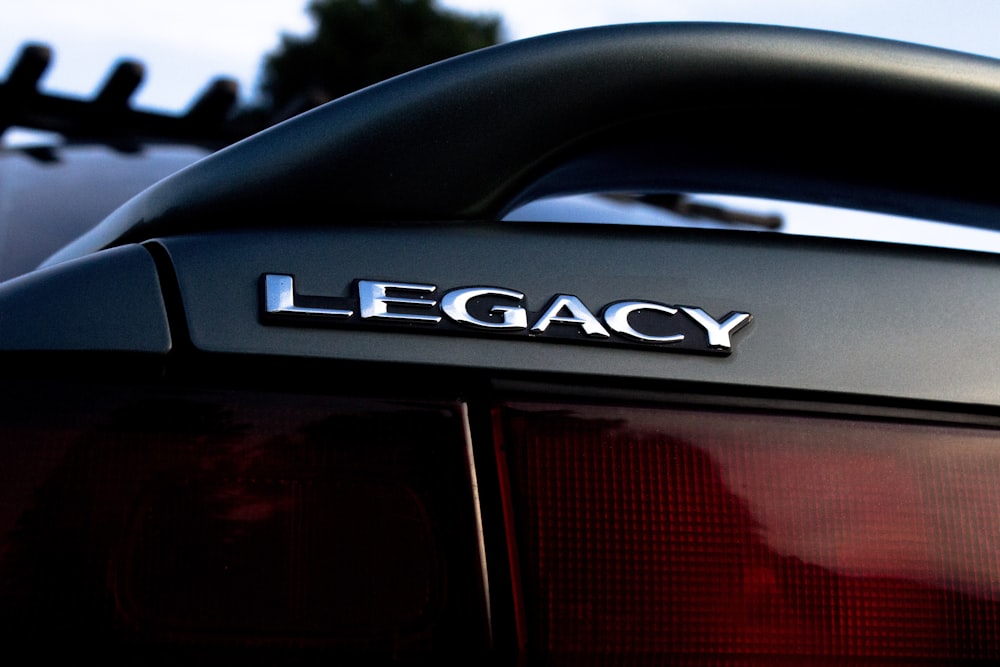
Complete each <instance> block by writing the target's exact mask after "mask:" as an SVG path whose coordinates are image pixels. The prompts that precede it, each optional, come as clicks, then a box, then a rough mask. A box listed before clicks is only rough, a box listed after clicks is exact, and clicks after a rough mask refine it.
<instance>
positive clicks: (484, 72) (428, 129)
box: [0, 24, 1000, 665]
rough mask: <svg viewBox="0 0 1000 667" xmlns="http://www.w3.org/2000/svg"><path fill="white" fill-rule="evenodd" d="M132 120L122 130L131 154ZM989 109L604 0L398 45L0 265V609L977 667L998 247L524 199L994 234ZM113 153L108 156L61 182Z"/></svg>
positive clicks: (998, 444) (863, 42)
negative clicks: (552, 27)
mask: <svg viewBox="0 0 1000 667" xmlns="http://www.w3.org/2000/svg"><path fill="white" fill-rule="evenodd" d="M6 85H7V88H5V89H4V90H7V91H9V90H11V86H10V83H9V82H8V83H7V84H6ZM110 97H114V96H110ZM120 97H122V96H119V98H120ZM124 97H126V98H127V95H124ZM7 99H8V100H9V99H11V98H7ZM17 99H18V100H20V102H19V103H21V104H23V105H24V106H25V107H26V108H27V107H29V106H31V100H32V99H36V98H33V97H32V96H31V95H28V97H24V96H23V95H22V96H21V97H18V98H17ZM25 100H28V101H27V102H25ZM36 101H37V99H36ZM38 108H41V107H38ZM87 108H93V107H92V106H89V107H87ZM115 108H118V109H119V110H120V109H121V105H119V106H118V107H115ZM88 113H89V112H88ZM37 115H38V114H36V116H37ZM43 115H44V114H43ZM140 115H141V114H140ZM117 118H118V122H119V123H120V125H119V126H117V127H119V129H120V128H123V127H128V128H131V129H130V133H131V134H130V136H131V139H132V140H133V143H132V144H122V143H121V141H122V138H121V136H120V134H121V133H119V135H117V136H118V138H117V139H116V141H117V142H118V143H117V144H116V145H115V150H125V151H126V152H127V151H128V150H133V151H134V152H135V155H136V159H137V160H139V161H140V162H141V161H142V159H143V156H150V155H154V154H155V151H153V152H149V151H151V150H152V149H150V147H149V144H150V141H151V139H150V137H151V136H155V135H156V133H155V132H153V131H151V130H149V128H148V127H147V126H141V128H140V126H139V125H132V123H133V122H135V123H138V121H136V120H135V118H136V115H135V114H133V113H132V112H131V111H130V110H126V111H124V112H121V114H120V115H119V116H117ZM998 118H1000V64H998V63H997V62H995V61H992V60H988V59H985V58H980V57H975V56H969V55H964V54H958V53H952V52H946V51H940V50H935V49H930V48H925V47H919V46H913V45H907V44H901V43H895V42H888V41H881V40H875V39H869V38H860V37H852V36H846V35H841V34H832V33H822V32H812V31H803V30H795V29H787V28H774V27H760V26H743V25H732V24H728V25H715V24H648V25H630V26H618V27H609V28H599V29H588V30H581V31H574V32H568V33H562V34H557V35H551V36H547V37H541V38H537V39H531V40H525V41H521V42H515V43H511V44H505V45H502V46H498V47H494V48H491V49H486V50H483V51H479V52H476V53H472V54H469V55H466V56H462V57H458V58H455V59H452V60H448V61H445V62H442V63H439V64H436V65H432V66H430V67H427V68H423V69H420V70H417V71H414V72H411V73H409V74H406V75H403V76H400V77H398V78H395V79H392V80H389V81H387V82H384V83H382V84H379V85H376V86H373V87H371V88H368V89H365V90H363V91H360V92H358V93H354V94H352V95H349V96H347V97H344V98H342V99H340V100H337V101H334V102H332V103H329V104H327V105H325V106H323V107H320V108H318V109H316V110H313V111H311V112H308V113H306V114H303V115H301V116H298V117H296V118H293V119H291V120H289V121H287V122H284V123H282V124H280V125H277V126H275V127H273V128H270V129H267V130H265V131H263V132H260V133H258V134H255V135H253V136H250V137H249V138H247V139H245V140H242V141H239V142H237V143H235V144H232V145H230V146H228V147H226V148H222V149H221V150H218V151H215V152H212V153H211V154H209V155H207V157H204V158H203V159H201V160H199V161H197V162H194V163H193V164H191V165H190V166H188V167H185V168H183V169H181V170H180V171H177V172H176V173H173V174H171V175H169V176H167V177H166V178H165V179H163V180H161V181H159V182H158V183H156V184H155V185H153V186H152V187H150V188H148V189H146V190H145V191H144V192H142V193H141V194H139V195H138V196H136V197H134V198H132V199H130V200H129V201H127V202H124V203H122V204H121V206H119V207H118V208H116V209H115V210H114V212H112V213H110V214H109V215H108V216H107V217H105V218H104V219H103V221H101V222H100V223H99V224H96V226H92V225H93V223H94V222H96V221H92V220H90V219H89V218H88V219H84V218H85V217H86V216H84V215H83V214H82V213H81V218H80V221H79V231H74V233H73V234H72V235H73V236H74V238H67V239H65V241H66V245H65V246H64V247H62V248H61V249H59V250H58V251H54V254H52V255H51V256H50V257H48V258H47V259H45V260H44V261H43V262H42V264H41V266H40V267H39V268H37V269H35V270H24V271H23V272H22V271H20V270H17V271H15V270H13V269H12V270H10V271H11V273H10V274H8V277H9V279H8V280H6V281H5V282H3V283H0V314H2V315H0V349H2V350H3V382H4V392H3V401H2V403H0V405H2V418H0V622H2V625H0V627H3V628H4V634H5V636H6V637H7V640H8V644H9V645H10V646H13V647H17V648H21V649H29V650H30V651H31V654H30V655H32V657H34V658H36V659H37V658H43V659H44V658H45V657H48V655H49V654H50V653H51V654H52V655H56V654H57V653H58V654H61V652H62V651H64V650H65V648H66V647H71V649H72V650H77V651H81V650H82V651H83V652H84V653H83V654H84V655H89V656H94V657H95V658H97V659H100V660H103V661H106V662H110V663H113V664H119V663H128V664H132V663H143V664H148V663H153V664H175V663H190V662H194V663H209V662H212V663H217V662H220V661H223V662H226V663H237V662H239V663H243V664H258V663H263V664H272V663H281V664H299V663H312V662H327V661H353V662H359V663H364V664H373V663H380V662H390V663H393V662H396V663H432V662H433V663H438V662H440V661H441V660H447V659H455V660H462V661H465V662H475V663H488V664H498V665H515V664H558V665H562V664H712V665H742V664H753V665H757V664H823V665H831V664H852V665H854V664H861V665H882V664H894V665H895V664H958V663H960V664H969V663H983V664H993V663H995V662H996V660H997V659H998V658H1000V602H998V600H1000V528H998V525H997V519H998V516H1000V431H998V430H997V429H998V426H1000V410H998V408H1000V352H998V350H1000V305H997V304H996V303H994V300H993V296H994V295H995V294H997V293H1000V265H998V260H997V256H996V255H995V254H991V253H986V252H976V251H960V250H952V249H941V248H927V247H918V246H915V245H906V244H889V243H876V242H868V241H854V240H843V239H832V238H806V237H800V236H793V235H783V234H774V233H770V232H762V231H748V230H745V229H725V230H719V229H697V228H683V227H680V228H679V227H660V226H637V225H631V224H628V220H612V219H609V220H608V224H573V223H552V222H536V221H531V220H528V221H525V220H519V221H514V220H511V219H507V218H509V217H510V216H509V215H508V214H509V213H510V211H512V210H514V209H516V208H518V207H519V206H521V205H523V204H525V203H527V202H531V201H536V200H539V199H544V198H547V197H557V196H562V195H568V194H577V193H616V195H617V196H621V195H627V196H628V197H631V198H640V199H642V200H643V201H646V202H647V203H650V204H657V203H660V204H662V202H663V201H671V202H674V203H675V204H676V202H677V201H679V200H680V199H683V197H685V196H686V195H687V194H688V193H721V194H733V195H743V196H752V197H761V198H768V199H790V200H795V201H805V202H812V203H818V204H824V205H832V206H840V207H847V208H860V209H865V210H869V211H876V212H882V213H892V214H899V215H905V216H913V217H918V218H924V219H930V220H940V221H946V222H951V223H958V224H963V225H968V226H975V227H982V228H989V229H997V228H1000V188H998V187H997V186H996V184H995V180H996V179H995V176H994V171H995V170H994V168H993V166H992V159H993V156H994V155H995V154H996V153H997V151H996V150H995V149H996V148H997V147H998V146H997V144H1000V133H998V131H997V129H996V121H997V119H998ZM157 122H159V121H157ZM91 127H92V126H91ZM115 127H116V126H115V124H114V123H111V124H107V123H105V130H108V128H110V130H108V131H113V130H114V129H115ZM136 128H140V129H136ZM49 129H52V128H51V127H50V128H49ZM65 133H66V134H70V135H72V134H73V131H71V130H67V131H66V132H65ZM112 133H114V132H112ZM86 134H87V133H86V132H82V131H80V132H77V135H76V136H77V143H79V142H80V141H81V139H80V137H84V135H86ZM126 134H129V133H126ZM161 138H166V139H170V140H171V141H180V142H181V143H183V142H184V141H185V139H183V137H180V138H177V137H161ZM190 143H191V145H197V146H201V147H202V148H203V149H204V150H205V151H206V152H207V151H210V150H213V149H214V147H213V146H209V145H208V144H209V143H210V141H208V140H204V141H202V140H197V141H195V140H194V139H191V140H190ZM123 145H124V146H125V148H124V149H123ZM130 146H131V148H130ZM64 150H65V149H56V150H55V151H54V153H52V154H49V153H46V152H44V151H42V152H41V153H38V152H37V151H36V153H38V154H37V155H34V156H28V157H31V158H32V159H40V160H46V159H49V160H55V161H58V160H59V159H61V158H60V152H61V151H64ZM199 150H200V149H199ZM107 187H109V186H108V184H107V183H106V182H105V174H104V173H102V170H101V169H91V170H90V173H89V174H88V175H87V178H85V179H83V180H82V181H80V182H78V183H77V184H76V185H74V186H73V187H67V188H66V190H63V191H59V190H53V191H51V193H49V194H48V195H47V196H49V197H51V198H53V199H55V200H60V201H62V202H72V201H73V200H74V198H76V197H81V198H87V197H89V196H91V195H92V194H93V193H94V192H97V193H100V192H101V191H102V190H103V189H105V188H107ZM38 191H40V189H39V190H38ZM45 196H46V195H39V197H40V198H44V197H45ZM0 205H2V202H0ZM43 208H45V207H40V208H39V210H41V209H43ZM29 217H30V216H29ZM43 217H44V216H42V215H41V214H39V220H38V222H37V225H39V226H42V227H44V226H45V221H44V220H43V219H41V218H43ZM19 220H20V221H19V222H18V223H17V224H18V225H20V227H19V228H23V225H25V224H28V223H30V222H31V220H26V219H25V218H23V217H22V218H20V219H19ZM63 229H68V228H63ZM37 233H38V234H44V233H45V229H44V228H42V229H38V231H37ZM44 242H48V243H51V239H50V240H49V241H38V243H39V244H41V243H44ZM32 243H34V242H28V243H27V245H30V246H31V247H30V248H26V249H25V250H24V253H25V254H27V253H30V252H38V250H37V246H34V245H32ZM7 252H8V253H13V254H14V255H16V254H17V250H16V248H14V249H13V250H8V251H7ZM13 274H19V275H13Z"/></svg>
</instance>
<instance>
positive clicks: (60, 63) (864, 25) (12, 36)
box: [0, 0, 1000, 110]
mask: <svg viewBox="0 0 1000 667" xmlns="http://www.w3.org/2000/svg"><path fill="white" fill-rule="evenodd" d="M440 4H442V5H443V6H446V7H449V8H454V9H459V10H462V11H466V12H470V13H488V12H493V13H499V14H501V15H502V16H503V18H504V24H505V28H506V36H507V38H510V39H517V38H521V37H528V36H532V35H537V34H542V33H547V32H554V31H558V30H566V29H570V28H576V27H583V26H589V25H600V24H607V23H626V22H635V21H676V20H683V21H692V20H708V21H741V22H751V23H773V24H782V25H797V26H803V27H815V28H826V29H830V30H839V31H845V32H856V33H863V34H870V35H878V36H885V37H891V38H895V39H903V40H907V41H915V42H922V43H927V44H934V45H937V46H944V47H947V48H954V49H959V50H964V51H971V52H975V53H983V54H986V55H993V56H995V57H1000V40H998V39H997V35H998V33H1000V0H951V1H950V2H946V1H944V0H827V1H822V2H815V1H810V0H673V1H671V0H613V1H608V0H445V1H444V2H441V3H440ZM305 6H306V0H155V1H152V0H89V1H88V0H0V73H3V75H4V76H5V74H6V69H7V67H8V66H9V64H10V63H11V61H12V60H13V58H14V56H15V54H16V53H17V52H18V50H19V49H20V46H21V44H23V43H24V42H26V41H28V40H36V41H42V42H45V43H47V44H49V45H51V46H52V47H53V49H54V53H55V61H54V63H53V65H52V66H51V67H50V69H49V71H48V73H47V75H46V76H45V78H44V79H43V82H42V85H43V87H44V88H46V89H48V90H52V91H58V92H61V93H65V94H73V95H80V96H85V95H89V94H91V93H93V92H94V91H95V90H96V89H97V87H98V86H99V84H100V82H101V81H102V80H103V78H104V76H105V74H106V73H107V72H108V69H109V67H110V66H111V64H112V63H113V62H114V61H115V60H116V59H117V58H120V57H133V58H137V59H139V60H142V61H143V62H145V63H146V66H147V76H146V82H145V84H144V86H143V88H142V89H140V91H139V94H138V95H137V97H136V101H137V102H138V104H139V105H141V106H148V107H157V108H163V109H171V110H179V109H182V108H184V107H185V106H187V104H188V103H189V102H190V101H191V100H192V99H193V98H194V97H195V96H196V95H197V93H198V92H199V91H200V90H201V89H202V88H203V87H204V86H205V85H206V84H207V82H208V80H209V79H210V78H212V77H213V76H217V75H223V74H224V75H228V76H234V77H236V78H237V79H239V80H240V82H241V85H242V91H243V95H244V97H248V96H249V95H250V94H251V93H252V92H253V89H254V83H255V81H256V77H257V72H258V66H259V64H260V61H261V56H262V54H264V53H265V52H266V51H268V50H270V49H273V48H274V47H275V46H276V45H277V43H278V39H279V35H280V34H281V33H282V32H290V33H299V34H301V33H305V32H308V30H309V29H310V25H311V24H310V21H309V18H308V16H307V15H306V13H305Z"/></svg>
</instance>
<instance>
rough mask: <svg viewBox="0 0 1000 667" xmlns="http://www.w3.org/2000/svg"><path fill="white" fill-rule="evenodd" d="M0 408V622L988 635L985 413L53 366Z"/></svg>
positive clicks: (105, 651)
mask: <svg viewBox="0 0 1000 667" xmlns="http://www.w3.org/2000/svg"><path fill="white" fill-rule="evenodd" d="M67 406H70V407H67ZM473 409H474V411H475V410H477V409H478V406H473ZM0 412H2V415H0V419H2V421H0V424H2V426H0V540H2V541H0V623H2V627H3V628H4V630H5V633H6V634H7V636H8V637H10V638H11V644H12V645H28V646H32V647H35V648H36V649H37V650H39V651H41V652H42V653H44V652H45V650H46V649H45V647H46V646H50V645H52V646H55V644H53V640H54V638H58V639H59V642H60V644H61V645H65V644H66V642H70V643H71V644H72V645H74V646H78V647H82V648H87V649H90V650H94V651H99V652H101V654H102V655H106V656H110V658H109V659H110V661H111V662H116V661H117V662H129V661H133V660H134V661H146V660H148V659H149V658H150V656H156V658H157V660H159V661H161V662H163V663H165V664H174V663H181V662H189V661H191V660H192V659H195V660H226V661H231V660H236V659H239V660H241V661H242V662H245V663H247V664H258V663H271V662H287V661H290V660H294V661H301V662H325V661H329V660H331V659H337V660H342V659H351V660H360V661H365V662H402V663H411V662H426V661H428V660H437V659H440V658H443V657H458V656H461V657H476V656H478V658H477V659H481V658H484V657H488V656H490V655H492V659H494V660H495V662H497V663H499V664H506V663H507V662H509V661H508V658H510V659H511V660H510V661H513V660H514V655H515V654H519V655H520V659H521V661H522V662H525V663H529V664H535V663H544V664H556V665H559V664H609V663H614V664H650V663H656V664H674V663H681V664H704V665H709V664H712V665H715V664H725V665H741V664H773V663H775V662H778V663H785V662H787V663H794V664H801V663H819V664H839V663H841V662H845V663H850V664H873V665H881V664H899V663H900V662H902V663H913V662H919V663H922V664H923V663H926V664H939V663H946V662H947V663H951V662H960V661H961V662H981V663H991V662H994V661H996V660H997V659H998V658H1000V620H998V619H1000V529H998V528H997V527H996V525H995V524H996V517H997V515H998V511H1000V485H998V483H997V480H998V479H1000V446H998V444H1000V443H998V437H997V431H996V430H995V429H994V428H991V427H987V426H980V427H972V426H961V425H956V424H954V423H952V424H943V423H931V422H918V421H914V420H912V419H911V420H899V419H896V420H880V419H847V418H841V417H837V416H830V415H820V414H803V413H779V412H752V411H722V410H704V409H689V408H674V407H648V408H641V407H615V406H608V405H570V404H548V403H540V402H539V403H531V402H502V401H501V402H497V403H494V407H493V408H492V412H491V413H490V414H491V420H492V424H491V426H492V431H491V429H490V428H489V427H483V428H476V429H472V430H470V428H469V421H468V419H467V417H466V408H465V406H464V405H463V404H461V403H459V402H451V401H437V402H435V401H400V400H383V399H372V400H367V399H355V398H344V397H337V396H322V395H306V394H299V395H293V394H283V393H272V392H260V391H207V390H206V391H202V390H192V389H189V388H176V389H167V388H160V389H136V388H132V389H112V388H108V387H101V386H79V385H33V386H27V387H25V386H18V387H17V388H16V390H15V388H12V387H7V388H6V390H5V401H4V403H3V405H2V406H0ZM473 421H474V422H476V423H480V422H479V421H478V420H473ZM488 421H489V420H483V424H485V423H487V422H488ZM491 449H492V450H493V452H491ZM473 450H475V451H476V454H477V456H476V457H473V455H472V453H473ZM494 453H495V457H494V458H493V460H492V461H490V460H488V458H489V457H492V455H493V454H494ZM488 455H489V457H488ZM474 458H475V459H476V460H478V461H479V464H480V468H479V473H478V474H479V476H480V481H482V482H483V485H482V487H481V488H480V487H479V486H478V485H477V484H476V475H477V471H476V467H475V465H474ZM494 463H495V465H494ZM480 493H481V494H482V498H481V499H480V497H479V494H480ZM480 500H481V501H482V505H483V507H484V508H485V509H487V510H488V511H487V512H486V513H485V514H484V515H483V517H484V518H485V521H486V522H487V524H488V525H486V526H483V525H481V519H480V514H479V503H480ZM483 535H486V536H487V538H489V539H488V541H487V542H486V544H485V545H484V543H483V537H482V536H483ZM484 562H485V563H487V564H488V565H489V568H484ZM501 566H502V568H501ZM501 569H504V570H507V569H509V571H510V577H509V581H510V582H511V583H510V585H508V584H507V581H508V578H507V576H506V575H504V576H502V577H501V576H500V570H501ZM487 571H488V572H489V574H490V575H491V578H492V579H494V580H500V581H502V584H501V585H499V586H496V587H495V588H494V590H493V591H492V593H490V594H489V595H488V594H487V591H488V589H489V587H488V586H487V585H486V581H485V579H484V573H485V572H487ZM491 595H492V597H493V600H492V605H491V601H490V599H489V598H490V596H491ZM491 611H492V614H493V616H492V618H491ZM508 611H510V612H511V613H508ZM491 623H492V624H494V625H498V624H504V625H509V626H512V627H515V628H516V632H514V633H506V632H500V633H498V634H497V635H496V637H497V640H496V644H495V645H493V646H492V648H491V643H490V642H491V639H490V632H491V628H490V626H491Z"/></svg>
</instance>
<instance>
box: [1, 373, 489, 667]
mask: <svg viewBox="0 0 1000 667" xmlns="http://www.w3.org/2000/svg"><path fill="white" fill-rule="evenodd" d="M0 412H2V413H3V414H2V415H0V520H2V523H0V621H2V622H3V627H4V628H5V629H6V630H7V631H8V632H10V633H11V636H12V637H16V638H17V639H18V640H19V641H25V642H29V643H38V642H42V641H43V640H45V639H46V638H50V637H59V638H61V641H67V642H70V641H71V642H75V643H76V645H79V643H80V642H83V643H84V644H86V645H88V646H93V647H95V648H98V649H100V650H102V651H104V652H105V653H108V654H110V653H111V651H112V649H113V650H114V655H115V656H117V657H122V653H121V650H122V649H123V648H127V647H128V648H132V649H135V650H137V651H139V653H137V655H136V660H137V661H139V662H142V661H143V658H142V656H143V655H146V657H149V654H143V653H142V652H141V650H142V649H143V647H146V648H150V647H170V648H171V649H172V650H173V649H177V650H179V651H181V652H180V653H178V655H179V656H181V657H182V658H183V656H184V655H185V654H184V653H183V651H184V650H187V651H188V654H187V655H198V656H199V657H204V654H203V653H194V652H195V651H199V650H202V649H204V648H206V647H208V648H212V647H215V648H217V649H218V650H219V651H220V653H219V655H221V656H227V657H228V658H235V657H239V658H240V660H241V662H246V660H247V658H248V657H249V658H253V659H259V660H260V661H263V662H271V661H273V662H284V661H286V660H288V659H289V658H291V657H293V656H295V657H296V659H300V658H302V657H303V655H302V653H301V650H302V649H304V648H307V649H309V650H310V651H312V653H309V654H308V655H310V656H312V657H316V656H325V657H326V658H328V659H329V658H335V657H338V656H339V657H343V656H345V655H355V656H357V655H364V656H367V657H370V658H372V659H375V658H378V657H382V658H385V657H387V656H397V657H399V656H403V657H405V656H422V655H427V654H428V653H429V652H432V651H433V652H435V653H434V654H435V655H438V654H441V653H442V652H447V648H448V647H455V649H456V650H466V651H468V650H472V651H475V650H482V649H483V647H484V643H485V639H484V638H485V636H486V633H485V619H484V612H483V603H482V599H481V595H482V592H481V581H482V572H481V568H480V564H479V553H478V544H477V542H476V538H477V534H478V533H477V526H476V523H475V517H474V507H473V496H472V492H471V489H470V487H469V470H468V458H467V457H468V453H467V440H466V436H465V433H466V430H465V424H464V421H463V419H464V417H463V413H462V410H461V407H460V406H459V405H457V404H454V403H442V404H434V403H414V402H398V401H380V400H361V399H344V398H335V397H323V396H303V395H287V394H266V393H254V392H204V391H199V392H195V391H183V390H177V391H166V390H165V391H158V390H157V391H154V390H149V391H143V390H138V389H136V390H128V389H125V390H123V389H109V388H92V387H87V388H83V389H80V388H73V387H66V388H58V387H35V388H19V391H18V392H13V391H12V392H10V394H9V395H8V396H7V399H6V400H5V402H4V404H3V405H2V406H0ZM442 637H446V638H448V639H449V641H448V642H445V641H443V639H442ZM456 637H457V639H455V638H456ZM442 647H444V648H442ZM251 648H252V649H254V650H256V649H260V648H266V649H267V650H268V651H269V652H268V653H264V654H256V653H252V652H243V653H240V652H239V650H240V649H251ZM222 649H225V650H226V651H227V652H225V653H222V652H221V651H222ZM233 650H236V651H237V652H235V653H234V652H232V651H233ZM281 650H294V651H298V652H296V653H288V654H285V653H281V652H280V651H281ZM323 651H326V653H322V652H323ZM156 654H157V655H159V654H158V653H156ZM251 662H253V660H251Z"/></svg>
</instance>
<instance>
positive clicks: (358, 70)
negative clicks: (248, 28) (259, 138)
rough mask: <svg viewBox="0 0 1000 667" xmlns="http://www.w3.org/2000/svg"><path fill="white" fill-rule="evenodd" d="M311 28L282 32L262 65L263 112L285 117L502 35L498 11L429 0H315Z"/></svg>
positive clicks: (277, 117)
mask: <svg viewBox="0 0 1000 667" xmlns="http://www.w3.org/2000/svg"><path fill="white" fill-rule="evenodd" d="M309 13H310V14H311V15H312V17H313V20H314V23H315V31H314V32H313V34H311V35H309V36H306V37H297V36H291V35H284V36H283V37H282V40H281V46H280V47H279V48H278V49H277V50H276V51H274V52H273V53H270V54H268V55H266V56H265V58H264V62H263V65H262V69H261V82H260V91H261V93H262V94H263V99H264V102H263V105H264V107H263V108H262V109H258V110H257V112H258V113H262V114H264V115H266V116H267V117H269V118H271V119H282V118H287V117H290V116H292V115H294V114H296V113H299V112H302V111H305V110H307V109H310V108H312V107H314V106H317V105H319V104H322V103H324V102H328V101H329V100H332V99H335V98H337V97H340V96H342V95H346V94H347V93H350V92H353V91H355V90H358V89H360V88H364V87H365V86H368V85H371V84H373V83H377V82H379V81H382V80H384V79H388V78H390V77H393V76H395V75H397V74H402V73H403V72H407V71H409V70H412V69H415V68H417V67H422V66H423V65H428V64H430V63H433V62H436V61H438V60H443V59H445V58H450V57H452V56H456V55H459V54H462V53H465V52H467V51H473V50H475V49H480V48H483V47H486V46H491V45H493V44H496V43H497V42H498V41H500V25H501V22H500V18H499V17H498V16H467V15H463V14H459V13H456V12H453V11H449V10H445V9H441V8H439V7H437V4H436V2H434V0H314V1H313V2H312V3H311V4H310V5H309Z"/></svg>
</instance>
